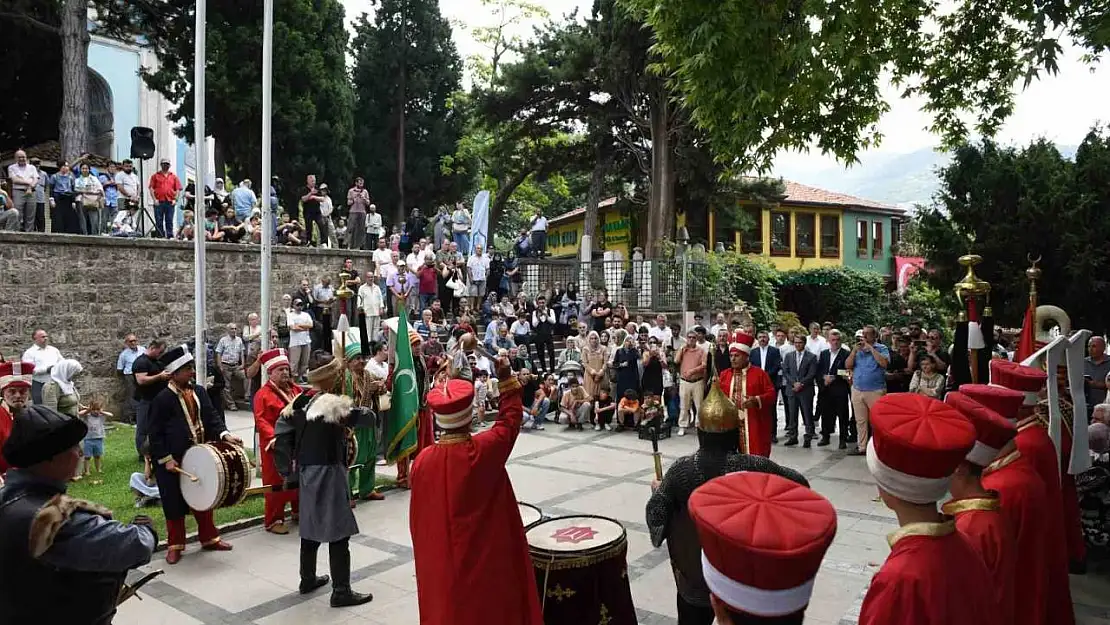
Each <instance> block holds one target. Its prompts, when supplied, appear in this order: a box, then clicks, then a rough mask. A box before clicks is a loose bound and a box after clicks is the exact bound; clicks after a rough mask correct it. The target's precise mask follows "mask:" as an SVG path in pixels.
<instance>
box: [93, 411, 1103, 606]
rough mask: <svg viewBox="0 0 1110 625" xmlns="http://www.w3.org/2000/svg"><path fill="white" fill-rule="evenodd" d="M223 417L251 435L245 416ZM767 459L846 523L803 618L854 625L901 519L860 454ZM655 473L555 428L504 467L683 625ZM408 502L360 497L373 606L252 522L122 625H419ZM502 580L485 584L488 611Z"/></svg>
mask: <svg viewBox="0 0 1110 625" xmlns="http://www.w3.org/2000/svg"><path fill="white" fill-rule="evenodd" d="M228 421H229V425H230V426H231V427H232V429H234V430H235V431H236V432H237V433H238V434H239V435H241V436H243V438H244V439H245V440H249V438H248V437H249V436H250V435H251V431H250V420H249V418H248V417H247V416H246V414H245V413H239V414H238V415H236V416H235V417H229V419H228ZM660 446H661V449H662V451H663V454H664V464H665V465H666V464H669V463H670V462H671V461H673V459H674V458H676V457H677V456H680V455H683V454H687V453H690V452H692V451H693V450H694V449H695V447H696V446H697V437H696V436H686V437H684V438H677V437H675V438H671V439H669V440H665V441H662V443H661V445H660ZM772 458H773V459H774V460H776V461H778V462H780V463H783V464H786V465H788V466H790V467H793V468H795V469H797V470H799V471H801V472H803V473H804V474H805V476H806V477H807V478H808V479H809V481H810V484H811V485H812V487H813V488H814V489H816V490H817V491H818V492H820V493H822V494H823V495H825V496H826V497H828V498H829V500H830V501H832V503H833V504H834V505H835V506H836V508H837V512H838V515H839V528H838V531H837V536H836V541H835V542H834V543H833V545H832V547H831V548H830V549H829V552H828V555H827V556H826V557H825V560H824V563H823V565H822V567H821V572H820V574H819V575H818V576H817V583H816V587H815V590H814V594H813V600H812V603H811V604H810V607H809V610H808V612H807V618H806V623H807V624H811V625H833V624H836V625H847V624H853V623H856V621H857V616H858V613H859V605H860V602H861V600H862V597H863V593H864V591H865V590H866V587H867V584H868V581H869V580H870V578H871V576H872V575H873V574H874V573H875V571H877V570H878V566H879V565H880V564H881V563H882V561H883V559H884V558H885V557H886V555H887V553H888V548H887V544H886V538H885V536H886V534H887V533H888V532H890V531H891V530H893V529H894V528H895V521H894V516H893V514H892V513H891V512H890V511H889V510H887V509H885V508H884V507H883V505H882V504H881V503H879V502H876V501H873V499H874V497H875V489H874V486H872V483H871V480H870V476H869V475H868V473H867V468H866V466H865V464H864V459H863V458H858V457H847V456H845V454H844V452H839V451H835V450H833V451H830V448H828V447H826V448H814V449H801V448H799V447H796V448H784V447H782V446H775V448H774V451H773V453H772ZM651 467H652V464H651V455H650V443H647V442H645V441H640V440H637V438H636V435H635V434H633V433H630V432H625V433H621V434H613V433H609V432H592V431H590V432H563V428H562V427H558V426H552V425H550V424H549V426H548V428H547V430H546V431H544V432H525V433H523V434H521V436H520V438H519V439H518V440H517V444H516V449H515V450H514V452H513V455H512V459H511V460H510V462H509V466H508V470H509V474H510V476H511V477H512V481H513V487H514V488H515V489H516V493H517V497H518V499H519V500H520V501H523V502H528V503H531V504H534V505H536V506H538V507H540V508H541V509H542V510H543V512H544V514H546V515H549V516H550V515H564V514H581V513H587V514H599V515H604V516H608V517H612V518H615V519H618V520H619V521H621V522H622V523H623V524H624V526H625V528H626V529H627V530H628V542H629V547H628V565H629V577H630V579H631V580H632V595H633V599H634V600H635V603H636V607H637V610H638V612H639V617H640V618H639V621H640V623H641V624H643V625H674V624H675V623H676V622H677V621H676V619H675V615H676V612H675V590H674V580H673V578H672V574H671V568H670V564H669V562H668V557H667V551H666V547H665V546H664V547H662V548H660V549H652V547H651V541H650V539H649V538H648V533H647V527H646V526H645V524H644V504H645V502H646V501H647V498H648V495H649V493H650V489H651V486H650V485H651V479H652V476H653V475H652V473H653V472H652V468H651ZM379 469H381V470H384V471H391V469H385V468H382V467H379ZM408 505H409V495H408V492H407V491H390V492H388V493H387V494H386V499H385V501H381V502H370V503H362V504H361V505H359V507H358V509H357V512H356V515H357V517H358V522H359V527H360V528H361V530H362V534H360V535H358V536H355V537H353V538H352V539H351V561H352V569H353V573H352V580H353V581H354V584H353V585H354V588H355V590H358V591H362V592H372V593H373V594H374V601H373V602H371V603H369V604H367V605H365V606H360V607H357V608H345V609H333V608H330V607H329V606H328V592H327V591H325V590H321V591H317V592H316V593H314V594H312V595H308V596H301V595H299V594H297V592H296V588H297V583H298V578H297V549H298V539H297V536H296V532H295V531H294V532H292V533H290V534H289V535H287V536H275V535H273V534H269V533H267V532H265V531H263V530H262V529H261V528H256V529H250V530H245V531H241V532H236V533H232V534H230V535H226V536H225V538H226V539H228V540H229V541H230V542H231V543H232V544H234V545H235V550H234V551H232V552H227V553H201V552H199V551H198V548H197V547H196V546H195V545H190V548H189V550H188V551H187V552H186V556H185V558H183V559H182V561H181V563H180V564H177V565H176V566H174V567H168V566H166V565H165V563H164V562H163V560H162V557H163V555H162V554H161V553H159V554H156V555H155V560H154V562H153V564H152V566H153V567H154V568H162V569H164V570H165V571H166V574H165V575H163V576H162V577H160V578H158V579H157V580H156V581H154V582H152V583H150V584H148V585H147V586H145V587H144V589H143V590H144V592H142V593H141V594H142V595H143V598H144V600H143V601H136V600H131V601H128V602H127V603H126V604H125V605H124V606H123V607H122V609H121V610H120V613H119V615H118V616H117V617H116V619H115V622H116V623H117V624H120V625H158V624H165V625H178V624H181V625H184V624H197V623H204V624H210V625H217V624H218V625H225V624H226V625H247V624H251V623H257V624H259V625H285V624H289V625H293V624H298V625H299V624H305V623H329V624H331V623H367V624H370V625H417V623H418V622H419V615H418V610H417V602H416V579H415V577H414V569H413V561H412V541H411V538H410V537H409V528H408ZM128 512H129V511H128ZM126 514H127V512H124V513H123V514H122V515H121V516H126ZM294 527H295V526H294ZM490 539H491V540H496V537H495V536H491V537H490ZM319 566H320V568H319V571H320V572H321V573H326V572H327V549H321V551H320V565H319ZM505 581H506V580H492V579H491V580H489V585H488V589H489V592H490V601H491V605H493V604H495V603H496V600H497V589H498V587H499V585H500V584H502V583H504V582H505ZM1072 593H1073V597H1074V599H1075V601H1076V612H1077V615H1078V617H1079V618H1078V621H1079V623H1080V624H1081V625H1110V581H1108V579H1107V577H1106V576H1105V574H1100V575H1095V574H1089V575H1087V576H1084V577H1073V578H1072Z"/></svg>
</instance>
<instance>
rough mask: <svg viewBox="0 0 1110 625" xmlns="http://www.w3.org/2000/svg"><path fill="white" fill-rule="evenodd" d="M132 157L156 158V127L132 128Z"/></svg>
mask: <svg viewBox="0 0 1110 625" xmlns="http://www.w3.org/2000/svg"><path fill="white" fill-rule="evenodd" d="M131 158H139V159H144V160H145V159H148V158H154V129H153V128H146V127H144V126H135V127H134V128H132V129H131Z"/></svg>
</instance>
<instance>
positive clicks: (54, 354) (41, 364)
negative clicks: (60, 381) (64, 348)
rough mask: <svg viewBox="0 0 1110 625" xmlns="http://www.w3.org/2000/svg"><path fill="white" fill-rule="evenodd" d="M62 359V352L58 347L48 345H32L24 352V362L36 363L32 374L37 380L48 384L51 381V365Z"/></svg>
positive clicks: (32, 377)
mask: <svg viewBox="0 0 1110 625" xmlns="http://www.w3.org/2000/svg"><path fill="white" fill-rule="evenodd" d="M61 359H62V352H60V351H58V348H57V347H54V346H53V345H47V346H46V347H39V346H38V345H32V346H30V347H28V348H27V351H25V352H23V361H24V362H33V363H35V372H34V375H32V376H31V379H33V380H34V381H35V382H41V383H42V384H46V383H47V382H49V381H50V367H53V366H54V365H56V364H58V361H59V360H61Z"/></svg>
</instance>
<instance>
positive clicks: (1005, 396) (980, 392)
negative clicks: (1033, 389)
mask: <svg viewBox="0 0 1110 625" xmlns="http://www.w3.org/2000/svg"><path fill="white" fill-rule="evenodd" d="M960 392H961V393H963V394H964V395H967V396H968V398H969V399H974V400H975V401H977V402H979V403H980V404H983V405H984V406H986V407H987V408H990V409H991V410H993V411H995V412H997V413H998V414H999V415H1001V416H1002V418H1003V419H1010V420H1011V421H1017V418H1018V411H1019V410H1021V405H1022V404H1023V403H1024V402H1025V393H1021V392H1019V391H1015V390H1011V389H1008V388H1005V387H1002V386H994V385H993V384H990V385H988V384H961V385H960Z"/></svg>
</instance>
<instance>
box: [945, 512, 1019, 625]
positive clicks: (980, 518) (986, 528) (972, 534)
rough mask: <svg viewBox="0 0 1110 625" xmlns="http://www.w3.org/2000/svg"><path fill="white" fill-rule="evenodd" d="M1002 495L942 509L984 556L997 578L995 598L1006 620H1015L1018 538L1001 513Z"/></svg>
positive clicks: (992, 573) (957, 528)
mask: <svg viewBox="0 0 1110 625" xmlns="http://www.w3.org/2000/svg"><path fill="white" fill-rule="evenodd" d="M999 507H1000V506H999V497H998V494H997V493H992V494H991V495H989V496H986V497H969V498H967V499H956V500H952V501H949V502H948V503H946V504H944V506H943V507H942V508H941V510H942V511H943V512H944V513H945V514H947V515H949V516H954V517H955V518H956V532H957V533H959V534H960V536H963V537H964V538H965V539H967V542H968V544H970V545H971V548H972V549H974V550H975V552H976V553H978V554H979V557H980V558H982V559H983V564H986V565H987V569H988V570H989V571H990V573H991V577H992V579H993V581H994V589H995V597H996V598H997V600H998V610H999V614H1000V615H1001V616H1002V622H1003V623H1013V622H1014V577H1015V576H1016V575H1017V568H1016V565H1015V563H1016V562H1017V553H1018V550H1017V540H1016V539H1015V538H1014V532H1013V530H1012V529H1011V528H1010V523H1009V521H1008V520H1007V519H1006V517H1005V516H1003V515H1002V514H1001V513H1000V512H999Z"/></svg>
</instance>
